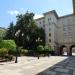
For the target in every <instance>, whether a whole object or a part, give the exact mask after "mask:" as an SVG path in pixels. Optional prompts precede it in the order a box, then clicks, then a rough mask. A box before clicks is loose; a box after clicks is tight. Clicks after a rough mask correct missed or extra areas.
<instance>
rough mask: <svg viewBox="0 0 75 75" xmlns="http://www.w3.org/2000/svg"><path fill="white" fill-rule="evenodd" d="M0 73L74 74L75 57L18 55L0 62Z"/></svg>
mask: <svg viewBox="0 0 75 75" xmlns="http://www.w3.org/2000/svg"><path fill="white" fill-rule="evenodd" d="M0 75H75V57H64V56H62V57H61V56H51V57H49V58H48V57H41V58H40V59H39V60H38V59H37V58H36V57H19V58H18V63H14V61H13V62H6V63H0Z"/></svg>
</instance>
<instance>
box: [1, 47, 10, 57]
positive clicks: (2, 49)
mask: <svg viewBox="0 0 75 75" xmlns="http://www.w3.org/2000/svg"><path fill="white" fill-rule="evenodd" d="M8 51H9V50H8V49H6V48H1V49H0V57H2V58H4V57H5V56H6V55H8Z"/></svg>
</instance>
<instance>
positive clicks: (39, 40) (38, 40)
mask: <svg viewBox="0 0 75 75" xmlns="http://www.w3.org/2000/svg"><path fill="white" fill-rule="evenodd" d="M36 42H37V43H38V45H40V44H39V42H42V40H41V39H40V38H39V37H38V39H37V40H36ZM38 59H39V53H38Z"/></svg>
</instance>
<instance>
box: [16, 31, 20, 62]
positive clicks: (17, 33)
mask: <svg viewBox="0 0 75 75" xmlns="http://www.w3.org/2000/svg"><path fill="white" fill-rule="evenodd" d="M19 33H20V30H18V31H17V32H16V33H15V37H18V36H19ZM17 43H18V39H17ZM17 62H18V45H17V47H16V59H15V63H17Z"/></svg>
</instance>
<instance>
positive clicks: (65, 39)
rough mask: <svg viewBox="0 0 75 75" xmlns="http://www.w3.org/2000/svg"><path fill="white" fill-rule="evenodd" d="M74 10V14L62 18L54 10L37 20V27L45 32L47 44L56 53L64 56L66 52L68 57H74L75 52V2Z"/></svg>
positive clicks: (74, 1)
mask: <svg viewBox="0 0 75 75" xmlns="http://www.w3.org/2000/svg"><path fill="white" fill-rule="evenodd" d="M73 10H74V13H72V14H68V15H65V16H61V17H59V16H58V14H57V13H56V11H55V10H52V11H49V12H46V13H44V14H43V17H41V18H38V19H36V20H35V21H36V24H37V26H38V27H42V28H43V29H44V30H45V38H46V39H45V40H46V44H48V45H49V46H50V47H51V48H52V49H54V50H55V51H56V53H59V54H62V52H63V50H66V52H67V54H68V55H72V51H74V50H75V0H73Z"/></svg>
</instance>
